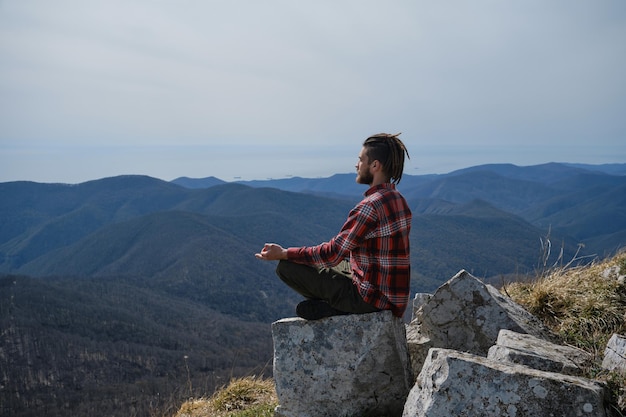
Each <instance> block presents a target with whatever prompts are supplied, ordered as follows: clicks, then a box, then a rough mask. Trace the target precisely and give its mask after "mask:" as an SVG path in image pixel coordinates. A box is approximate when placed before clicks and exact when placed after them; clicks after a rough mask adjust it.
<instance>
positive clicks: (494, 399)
mask: <svg viewBox="0 0 626 417" xmlns="http://www.w3.org/2000/svg"><path fill="white" fill-rule="evenodd" d="M414 306H415V309H414V319H413V320H412V321H411V323H410V324H408V325H406V333H405V331H404V324H402V323H400V321H399V320H398V319H395V318H393V317H392V316H391V313H389V312H381V313H374V314H367V315H360V316H359V315H357V316H339V317H331V318H328V319H323V320H319V321H313V322H309V321H305V320H301V319H285V320H281V321H278V322H276V323H274V324H273V327H272V332H273V336H274V344H275V358H274V378H275V381H276V390H277V394H278V399H279V403H280V405H279V407H278V409H277V414H276V415H277V416H283V417H295V416H299V417H308V416H311V417H313V416H322V417H324V416H328V417H330V416H337V417H343V416H354V415H371V416H382V415H385V416H388V417H393V416H398V417H399V416H401V415H402V416H403V417H439V416H442V417H443V416H446V417H448V416H468V417H469V416H494V417H495V416H508V417H519V416H536V417H542V416H546V417H548V416H589V417H591V416H597V417H603V416H606V411H605V409H604V407H605V402H606V390H605V387H604V386H603V385H601V384H600V383H598V382H595V381H593V380H590V379H586V378H583V377H581V376H580V375H581V374H582V373H583V370H585V369H588V367H589V366H590V362H591V357H590V355H588V354H587V353H585V352H584V351H581V350H579V349H575V348H573V347H568V346H562V345H560V344H558V343H557V340H556V336H555V335H554V334H553V333H552V332H550V331H549V330H548V329H547V328H546V327H545V326H544V325H543V324H542V323H540V322H539V320H538V319H536V318H535V317H534V316H532V315H531V314H530V313H528V312H527V311H526V310H524V309H523V308H522V307H521V306H519V305H518V304H516V303H514V302H513V301H512V300H511V299H509V298H508V297H505V296H503V295H502V294H500V292H498V291H497V290H496V289H495V288H493V287H491V286H489V285H485V284H484V283H482V282H481V281H480V280H478V279H477V278H475V277H473V276H472V275H470V274H469V273H467V272H466V271H461V272H459V273H458V274H457V275H456V276H454V277H453V278H452V279H450V280H449V281H448V282H446V283H445V284H444V285H442V286H441V287H440V288H439V289H438V290H437V291H436V292H435V293H434V294H433V295H432V296H431V295H428V294H420V296H419V300H418V299H417V297H416V301H415V303H414ZM400 329H402V330H400ZM612 346H613V348H612V350H613V352H614V353H615V355H614V356H615V357H616V358H622V359H623V357H624V355H625V352H624V350H625V349H624V347H625V346H626V343H624V339H618V338H616V339H615V343H614V345H612ZM407 352H408V355H409V357H410V362H409V361H408V360H407V359H406V354H407ZM610 354H611V352H609V353H608V354H607V355H610ZM409 363H410V367H411V368H410V370H409V369H408V367H409ZM622 363H623V361H622ZM607 366H609V365H607ZM611 366H613V365H611ZM619 366H620V365H615V366H614V367H613V369H622V368H619ZM623 369H626V367H624V368H623ZM412 378H414V379H415V380H416V384H415V385H414V386H412V388H411V386H409V385H408V384H410V383H411V382H410V381H411V379H412ZM403 395H404V396H405V397H404V398H402V396H403ZM400 404H401V405H400Z"/></svg>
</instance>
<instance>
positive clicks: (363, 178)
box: [356, 171, 374, 185]
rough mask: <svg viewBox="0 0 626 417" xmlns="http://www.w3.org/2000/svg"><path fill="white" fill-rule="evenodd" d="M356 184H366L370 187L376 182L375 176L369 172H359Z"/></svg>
mask: <svg viewBox="0 0 626 417" xmlns="http://www.w3.org/2000/svg"><path fill="white" fill-rule="evenodd" d="M356 182H357V184H366V185H370V184H371V183H373V182H374V176H373V175H372V174H370V173H369V171H368V172H363V173H361V172H357V174H356Z"/></svg>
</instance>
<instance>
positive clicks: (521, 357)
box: [487, 329, 593, 376]
mask: <svg viewBox="0 0 626 417" xmlns="http://www.w3.org/2000/svg"><path fill="white" fill-rule="evenodd" d="M487 358H489V359H492V360H495V361H498V362H503V363H514V364H518V365H525V366H528V367H530V368H533V369H541V370H543V371H548V372H558V373H561V374H566V375H578V376H580V375H582V374H583V373H584V372H585V370H588V369H590V367H591V366H592V361H593V358H592V356H591V354H589V353H588V352H585V351H584V350H581V349H577V348H575V347H572V346H562V345H558V344H555V343H550V342H548V341H546V340H543V339H539V338H538V337H535V336H532V335H529V334H520V333H515V332H512V331H510V330H506V329H503V330H500V334H499V335H498V340H497V341H496V344H495V345H494V346H492V347H491V348H490V349H489V352H488V353H487Z"/></svg>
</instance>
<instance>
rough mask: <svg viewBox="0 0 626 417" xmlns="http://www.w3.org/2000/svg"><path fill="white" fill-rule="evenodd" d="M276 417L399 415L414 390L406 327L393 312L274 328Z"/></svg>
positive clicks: (285, 323) (282, 324) (284, 323)
mask: <svg viewBox="0 0 626 417" xmlns="http://www.w3.org/2000/svg"><path fill="white" fill-rule="evenodd" d="M272 336H273V338H274V381H275V384H276V394H277V396H278V402H279V406H278V408H277V409H276V416H282V417H326V416H328V417H330V416H353V415H363V414H365V413H369V414H368V415H381V416H382V415H385V416H400V415H401V414H402V410H403V408H404V402H405V400H406V397H407V395H408V393H409V391H410V389H411V387H412V386H413V375H412V372H411V369H410V365H409V355H408V351H407V344H406V333H405V325H404V323H403V322H402V320H401V319H398V318H395V317H393V316H392V314H391V312H390V311H383V312H380V313H372V314H363V315H347V316H335V317H329V318H326V319H323V320H317V321H307V320H303V319H299V318H289V319H284V320H279V321H277V322H275V323H273V324H272Z"/></svg>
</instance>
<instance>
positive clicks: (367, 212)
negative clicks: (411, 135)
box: [255, 133, 411, 320]
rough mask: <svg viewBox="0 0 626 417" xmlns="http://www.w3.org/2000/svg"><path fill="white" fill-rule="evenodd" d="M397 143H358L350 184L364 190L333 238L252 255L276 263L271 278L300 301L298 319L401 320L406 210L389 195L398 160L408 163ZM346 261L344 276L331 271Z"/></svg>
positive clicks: (381, 139)
mask: <svg viewBox="0 0 626 417" xmlns="http://www.w3.org/2000/svg"><path fill="white" fill-rule="evenodd" d="M398 135H399V133H398V134H396V135H390V134H387V133H380V134H377V135H374V136H370V137H369V138H367V139H366V140H365V141H364V142H363V148H362V149H361V152H360V153H359V160H358V162H357V164H356V171H357V176H356V182H357V183H359V184H366V185H368V186H369V189H368V190H367V191H366V192H365V198H364V199H363V200H362V201H361V202H360V203H359V204H357V205H356V206H355V207H354V208H353V209H352V210H351V211H350V214H349V215H348V219H347V220H346V222H345V223H344V225H343V227H342V228H341V231H340V232H339V234H338V235H337V236H335V237H334V238H332V239H331V240H330V241H328V242H325V243H322V244H320V245H317V246H311V247H300V248H295V247H293V248H283V247H282V246H280V245H278V244H275V243H266V244H265V246H263V249H262V250H261V251H260V252H259V253H257V254H256V255H255V256H256V257H257V258H258V259H263V260H279V261H280V262H279V263H278V266H277V268H276V273H277V275H278V276H279V277H280V279H282V280H283V281H284V282H285V283H286V284H287V285H288V286H290V287H291V288H293V289H294V290H295V291H297V292H298V293H299V294H301V295H303V296H304V297H305V298H306V299H307V300H306V301H303V302H301V303H300V304H298V306H297V308H296V313H297V314H298V316H300V317H302V318H304V319H307V320H317V319H321V318H324V317H329V316H333V315H339V314H364V313H372V312H375V311H380V310H391V311H392V313H393V314H394V316H396V317H402V315H403V314H404V310H405V309H406V306H407V304H408V301H409V292H410V273H411V271H410V262H409V261H410V259H409V232H410V230H411V210H410V209H409V207H408V205H407V203H406V201H405V199H404V197H403V196H402V195H401V194H400V193H399V192H398V191H397V190H396V187H395V185H396V184H398V183H399V182H400V179H401V178H402V171H403V169H404V155H405V154H406V156H407V157H408V156H409V154H408V151H407V150H406V147H405V146H404V144H403V143H402V141H401V140H400V139H399V138H398ZM346 258H347V259H348V260H349V264H350V268H349V270H348V271H341V270H338V269H337V268H333V267H336V266H338V265H339V264H340V263H342V261H343V260H344V259H346Z"/></svg>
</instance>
